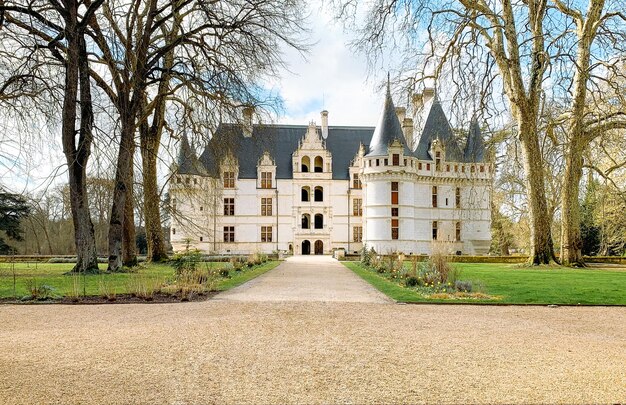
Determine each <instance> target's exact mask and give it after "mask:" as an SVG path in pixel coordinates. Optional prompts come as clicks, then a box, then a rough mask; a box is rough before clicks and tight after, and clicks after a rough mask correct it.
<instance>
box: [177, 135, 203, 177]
mask: <svg viewBox="0 0 626 405" xmlns="http://www.w3.org/2000/svg"><path fill="white" fill-rule="evenodd" d="M176 164H177V173H179V174H192V175H203V174H205V170H204V166H203V165H202V164H201V163H200V161H199V160H198V158H197V157H196V153H195V152H194V150H193V148H192V147H191V145H189V139H188V138H187V135H186V134H183V137H182V139H181V141H180V149H179V150H178V157H177V159H176Z"/></svg>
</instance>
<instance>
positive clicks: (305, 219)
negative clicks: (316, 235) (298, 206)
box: [301, 214, 324, 229]
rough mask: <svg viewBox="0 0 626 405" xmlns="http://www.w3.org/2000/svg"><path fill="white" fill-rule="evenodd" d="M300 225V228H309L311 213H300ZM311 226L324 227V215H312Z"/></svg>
mask: <svg viewBox="0 0 626 405" xmlns="http://www.w3.org/2000/svg"><path fill="white" fill-rule="evenodd" d="M301 225H302V229H311V215H309V214H302V218H301ZM313 227H314V228H315V229H324V215H322V214H315V215H314V216H313Z"/></svg>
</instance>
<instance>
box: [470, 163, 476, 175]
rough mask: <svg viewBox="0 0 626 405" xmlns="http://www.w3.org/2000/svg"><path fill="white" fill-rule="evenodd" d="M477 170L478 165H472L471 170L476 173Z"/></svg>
mask: <svg viewBox="0 0 626 405" xmlns="http://www.w3.org/2000/svg"><path fill="white" fill-rule="evenodd" d="M475 171H476V166H473V165H472V166H470V172H472V173H474V172H475Z"/></svg>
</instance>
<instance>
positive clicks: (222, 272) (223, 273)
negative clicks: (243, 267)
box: [219, 267, 230, 278]
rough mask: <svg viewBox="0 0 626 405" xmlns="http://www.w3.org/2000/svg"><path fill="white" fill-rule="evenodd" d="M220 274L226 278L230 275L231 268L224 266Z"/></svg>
mask: <svg viewBox="0 0 626 405" xmlns="http://www.w3.org/2000/svg"><path fill="white" fill-rule="evenodd" d="M219 274H220V276H222V277H224V278H227V277H230V270H229V269H228V268H227V267H222V268H221V269H220V270H219Z"/></svg>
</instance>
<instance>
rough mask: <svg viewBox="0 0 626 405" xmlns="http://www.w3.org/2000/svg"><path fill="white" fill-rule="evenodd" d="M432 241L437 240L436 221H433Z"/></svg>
mask: <svg viewBox="0 0 626 405" xmlns="http://www.w3.org/2000/svg"><path fill="white" fill-rule="evenodd" d="M433 240H437V221H433Z"/></svg>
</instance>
